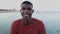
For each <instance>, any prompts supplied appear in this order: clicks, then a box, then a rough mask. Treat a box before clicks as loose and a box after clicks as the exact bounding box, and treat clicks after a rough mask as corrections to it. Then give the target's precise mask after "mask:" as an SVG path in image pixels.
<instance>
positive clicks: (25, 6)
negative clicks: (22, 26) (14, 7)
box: [21, 4, 33, 8]
mask: <svg viewBox="0 0 60 34" xmlns="http://www.w3.org/2000/svg"><path fill="white" fill-rule="evenodd" d="M23 7H24V8H32V7H33V6H32V5H31V4H22V5H21V8H23Z"/></svg>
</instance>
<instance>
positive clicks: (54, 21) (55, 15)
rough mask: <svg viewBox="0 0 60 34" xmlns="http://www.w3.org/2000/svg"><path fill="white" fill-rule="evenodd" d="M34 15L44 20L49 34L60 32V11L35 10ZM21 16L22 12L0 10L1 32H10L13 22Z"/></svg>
mask: <svg viewBox="0 0 60 34" xmlns="http://www.w3.org/2000/svg"><path fill="white" fill-rule="evenodd" d="M32 17H33V18H36V19H38V20H41V21H43V23H44V25H45V28H46V33H47V34H60V12H57V11H47V12H42V11H35V12H34V13H33V15H32ZM20 18H22V17H21V14H20V12H14V11H13V12H9V11H8V12H7V11H6V12H4V11H3V12H0V34H10V28H11V25H12V23H13V22H14V21H15V20H18V19H20Z"/></svg>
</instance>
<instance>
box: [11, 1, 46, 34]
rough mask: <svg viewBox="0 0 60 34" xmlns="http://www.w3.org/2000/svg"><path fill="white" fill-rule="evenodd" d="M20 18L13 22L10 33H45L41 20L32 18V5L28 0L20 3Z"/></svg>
mask: <svg viewBox="0 0 60 34" xmlns="http://www.w3.org/2000/svg"><path fill="white" fill-rule="evenodd" d="M20 12H21V15H22V19H19V20H16V21H14V22H13V24H12V27H11V32H10V34H46V31H45V27H44V24H43V22H42V21H40V20H37V19H35V18H32V17H31V16H32V14H33V12H34V10H33V5H32V3H31V2H29V1H24V2H23V3H22V4H21V10H20Z"/></svg>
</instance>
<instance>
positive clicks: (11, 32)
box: [10, 22, 17, 34]
mask: <svg viewBox="0 0 60 34" xmlns="http://www.w3.org/2000/svg"><path fill="white" fill-rule="evenodd" d="M16 26H17V24H16V23H15V22H13V24H12V26H11V29H10V34H17V31H16V28H17V27H16Z"/></svg>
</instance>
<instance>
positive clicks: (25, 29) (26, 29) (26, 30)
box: [10, 18, 46, 34]
mask: <svg viewBox="0 0 60 34" xmlns="http://www.w3.org/2000/svg"><path fill="white" fill-rule="evenodd" d="M10 34H46V31H45V26H44V24H43V22H42V21H40V20H37V19H35V18H32V22H31V24H30V25H28V26H26V25H24V24H23V22H22V19H19V20H16V21H15V22H13V24H12V26H11V31H10Z"/></svg>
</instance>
